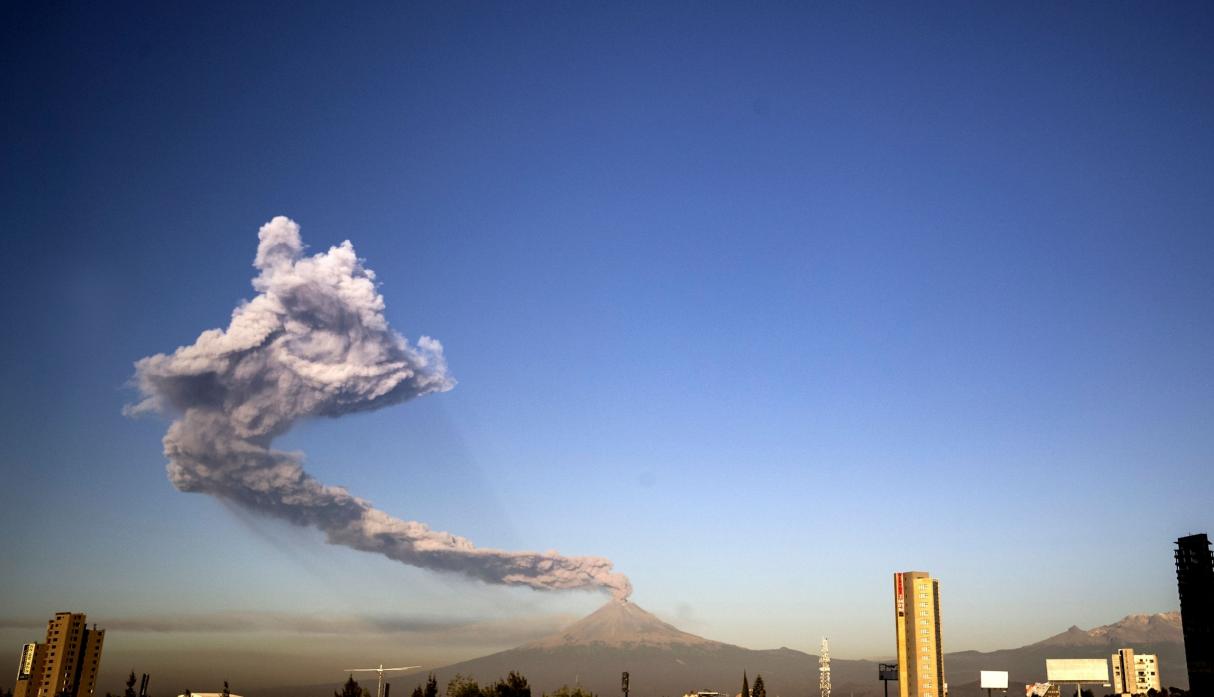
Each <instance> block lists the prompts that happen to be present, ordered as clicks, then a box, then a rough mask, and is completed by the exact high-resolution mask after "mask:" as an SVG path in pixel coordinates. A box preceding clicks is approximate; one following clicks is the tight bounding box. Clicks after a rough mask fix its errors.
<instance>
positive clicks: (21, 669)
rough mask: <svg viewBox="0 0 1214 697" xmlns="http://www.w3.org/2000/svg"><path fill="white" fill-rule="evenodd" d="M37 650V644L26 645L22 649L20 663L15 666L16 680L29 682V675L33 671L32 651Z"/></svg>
mask: <svg viewBox="0 0 1214 697" xmlns="http://www.w3.org/2000/svg"><path fill="white" fill-rule="evenodd" d="M37 649H38V645H37V644H26V645H25V646H24V647H22V649H21V662H20V663H18V664H17V679H18V680H29V677H30V673H31V672H33V670H34V651H36V650H37Z"/></svg>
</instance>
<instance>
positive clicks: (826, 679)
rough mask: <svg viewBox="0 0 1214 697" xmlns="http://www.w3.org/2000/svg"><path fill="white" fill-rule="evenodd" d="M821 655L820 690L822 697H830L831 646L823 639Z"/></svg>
mask: <svg viewBox="0 0 1214 697" xmlns="http://www.w3.org/2000/svg"><path fill="white" fill-rule="evenodd" d="M820 654H821V655H819V656H818V689H819V690H821V691H822V697H830V644H829V643H828V642H827V641H826V637H822V650H821V652H820Z"/></svg>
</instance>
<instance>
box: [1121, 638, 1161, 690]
mask: <svg viewBox="0 0 1214 697" xmlns="http://www.w3.org/2000/svg"><path fill="white" fill-rule="evenodd" d="M1112 658H1113V694H1115V695H1145V694H1147V693H1148V692H1150V691H1151V690H1155V691H1156V692H1161V691H1162V689H1161V687H1160V684H1161V683H1160V681H1159V657H1158V656H1156V655H1155V654H1150V653H1134V649H1121V650H1119V651H1118V652H1117V653H1115V654H1113V657H1112Z"/></svg>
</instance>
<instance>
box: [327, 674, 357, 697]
mask: <svg viewBox="0 0 1214 697" xmlns="http://www.w3.org/2000/svg"><path fill="white" fill-rule="evenodd" d="M363 693H364V690H363V689H362V688H361V687H359V686H358V681H357V680H355V679H354V674H353V673H351V674H350V677H349V678H346V684H344V685H342V686H341V692H334V693H333V697H363Z"/></svg>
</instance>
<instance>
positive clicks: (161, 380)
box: [127, 216, 632, 598]
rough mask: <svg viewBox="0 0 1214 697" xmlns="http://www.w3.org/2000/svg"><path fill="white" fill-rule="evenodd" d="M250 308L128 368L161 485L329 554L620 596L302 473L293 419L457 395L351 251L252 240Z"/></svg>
mask: <svg viewBox="0 0 1214 697" xmlns="http://www.w3.org/2000/svg"><path fill="white" fill-rule="evenodd" d="M258 237H259V239H260V244H259V245H258V247H257V258H256V260H255V261H254V262H253V265H254V267H256V268H257V270H258V271H259V274H258V275H257V277H256V278H254V279H253V288H254V289H255V290H256V291H257V295H256V297H254V298H253V299H252V300H250V301H248V302H245V303H243V304H241V305H240V306H238V307H237V308H236V309H235V310H233V312H232V320H231V322H230V323H229V324H228V328H227V330H223V329H208V330H207V331H204V332H203V333H202V334H200V335H199V337H198V339H197V340H196V341H195V342H194V343H193V344H191V345H189V346H182V347H180V348H178V349H177V350H176V351H174V352H173V353H172V354H171V355H165V354H156V355H154V356H148V357H147V358H144V359H142V360H140V361H138V362H137V363H136V364H135V383H136V385H137V387H138V389H139V392H140V394H141V397H142V399H141V400H140V401H139V402H138V403H137V404H134V405H132V406H130V407H128V408H127V412H128V413H130V414H139V413H146V412H159V413H163V414H170V415H173V416H174V417H175V420H174V421H173V423H172V425H171V426H170V427H169V430H168V433H166V434H165V436H164V453H165V455H166V456H167V457H168V459H169V464H168V468H167V469H168V474H169V479H170V480H171V481H172V482H173V485H174V486H176V487H177V488H178V489H180V490H181V491H191V492H201V493H204V494H210V495H212V496H217V497H219V498H221V499H223V500H225V501H229V502H231V503H233V504H236V505H238V506H242V507H244V508H246V509H248V510H250V511H254V512H257V513H262V514H266V515H270V516H274V517H276V518H281V519H283V520H287V521H290V522H292V523H294V524H296V525H305V526H311V527H314V528H317V529H319V530H321V531H323V532H324V533H325V536H326V539H327V540H328V541H329V542H330V543H332V544H340V545H345V546H347V547H352V548H354V549H360V550H363V551H367V552H376V553H379V554H383V555H384V556H386V557H389V558H391V559H395V560H397V561H400V562H404V563H406V564H411V565H413V566H419V567H422V568H426V569H435V570H439V571H451V572H457V573H460V574H463V575H465V576H469V577H471V578H475V579H479V580H481V581H485V582H487V583H497V584H504V585H521V586H530V587H532V588H536V589H542V590H553V589H566V588H589V589H603V590H607V591H610V592H611V593H612V594H613V595H615V596H616V597H619V598H626V597H627V596H628V595H629V594H630V593H631V591H632V586H631V584H630V583H629V582H628V578H627V577H626V576H624V575H623V574H619V573H614V572H612V565H611V562H610V561H609V560H607V559H603V558H599V557H565V556H561V555H559V554H557V553H556V552H545V553H537V552H507V551H502V550H496V549H481V548H478V547H476V546H475V545H473V544H472V543H471V542H470V541H469V540H467V539H465V538H463V537H458V536H456V535H452V534H450V533H446V532H439V531H436V530H431V529H430V528H429V527H427V526H426V525H424V524H422V523H418V522H413V521H407V520H401V519H400V518H396V517H393V516H391V515H389V514H387V513H385V512H383V511H381V510H378V509H376V508H373V507H372V506H371V503H370V502H368V501H366V500H364V499H360V498H358V497H356V496H353V495H351V494H350V493H349V492H347V491H346V490H345V489H343V488H342V487H339V486H331V485H326V484H322V483H321V482H319V481H317V480H316V479H315V478H313V477H312V476H311V475H310V474H308V473H307V472H306V471H304V469H303V465H302V456H301V455H299V454H297V453H288V452H283V451H279V450H274V449H273V448H272V447H271V443H272V442H273V440H274V439H275V438H276V437H278V436H280V435H282V434H283V433H286V432H287V431H288V430H290V428H291V426H292V425H293V424H295V422H297V421H299V420H300V419H305V418H309V417H317V416H328V417H337V416H341V415H343V414H348V413H351V412H357V411H368V410H371V409H379V408H381V407H385V406H388V405H391V404H397V403H400V402H404V401H406V400H409V399H413V398H414V397H420V396H422V395H425V394H429V393H431V392H445V391H447V390H449V389H451V388H452V387H453V386H454V385H455V381H454V380H453V379H452V378H451V376H450V374H449V373H448V372H447V363H446V360H445V359H444V358H443V347H442V345H441V344H440V343H439V342H438V341H436V340H434V339H431V338H429V337H425V336H423V337H421V338H420V339H418V341H417V343H416V345H411V344H410V343H409V342H408V341H406V340H405V338H404V337H402V336H401V335H400V334H397V333H396V332H395V331H393V330H392V329H391V328H390V327H389V326H388V322H387V320H386V319H385V318H384V299H383V297H382V296H381V295H380V294H379V292H378V290H377V289H376V285H375V273H374V272H373V271H371V270H370V269H368V268H366V267H364V266H363V264H362V261H361V260H359V258H358V257H357V255H355V253H354V248H353V246H352V245H351V244H350V242H349V241H346V242H343V243H342V244H341V245H339V246H337V247H332V248H330V249H329V251H327V252H325V253H323V254H317V255H315V256H305V255H304V253H303V250H304V247H303V244H302V242H301V241H300V237H299V226H298V225H297V224H295V222H293V221H291V220H289V219H287V218H284V217H281V216H280V217H277V218H274V219H273V220H271V221H270V222H269V223H266V224H265V225H263V226H262V228H261V231H260V233H259V235H258Z"/></svg>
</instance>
